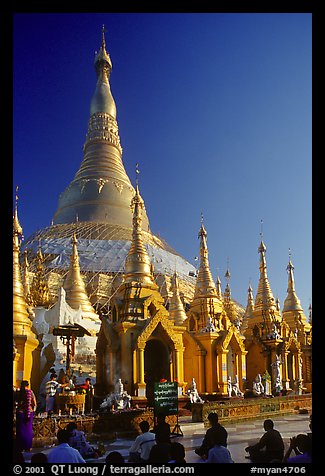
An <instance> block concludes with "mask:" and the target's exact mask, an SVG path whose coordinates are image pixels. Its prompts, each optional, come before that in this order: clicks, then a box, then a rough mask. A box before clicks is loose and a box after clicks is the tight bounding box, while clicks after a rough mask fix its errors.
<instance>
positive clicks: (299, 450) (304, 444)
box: [283, 433, 312, 464]
mask: <svg viewBox="0 0 325 476" xmlns="http://www.w3.org/2000/svg"><path fill="white" fill-rule="evenodd" d="M292 450H294V451H295V453H296V454H295V456H290V455H291V452H292ZM283 461H284V462H285V463H290V464H296V463H311V462H312V446H311V438H309V436H308V435H304V434H303V433H301V434H299V435H297V436H294V437H293V438H290V445H289V448H288V450H287V452H286V454H285V455H284V458H283Z"/></svg>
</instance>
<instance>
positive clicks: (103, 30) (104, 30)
mask: <svg viewBox="0 0 325 476" xmlns="http://www.w3.org/2000/svg"><path fill="white" fill-rule="evenodd" d="M106 32H107V29H106V28H105V25H103V26H102V48H103V49H106V44H105V33H106Z"/></svg>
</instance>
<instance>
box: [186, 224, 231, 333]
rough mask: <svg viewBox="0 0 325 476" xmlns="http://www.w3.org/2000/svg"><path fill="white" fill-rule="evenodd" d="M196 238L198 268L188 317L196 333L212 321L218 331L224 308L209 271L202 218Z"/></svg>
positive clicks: (205, 235) (205, 233)
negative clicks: (198, 244)
mask: <svg viewBox="0 0 325 476" xmlns="http://www.w3.org/2000/svg"><path fill="white" fill-rule="evenodd" d="M198 238H199V240H200V267H199V271H198V274H197V278H196V285H195V290H194V296H193V299H192V301H191V303H190V309H189V312H188V315H189V316H190V317H192V319H193V318H194V320H195V330H196V331H200V330H201V329H204V328H205V327H206V325H207V322H208V321H209V320H211V321H212V323H213V325H214V326H215V327H216V329H220V328H221V327H222V323H221V313H222V312H223V311H224V308H223V304H222V302H221V300H220V298H219V296H218V293H217V289H216V286H215V284H214V281H213V278H212V274H211V271H210V265H209V257H208V255H209V252H208V246H207V232H206V229H205V227H204V225H203V220H202V218H201V227H200V231H199V234H198ZM189 322H190V321H189ZM191 327H193V326H191Z"/></svg>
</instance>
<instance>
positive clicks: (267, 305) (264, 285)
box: [255, 233, 276, 311]
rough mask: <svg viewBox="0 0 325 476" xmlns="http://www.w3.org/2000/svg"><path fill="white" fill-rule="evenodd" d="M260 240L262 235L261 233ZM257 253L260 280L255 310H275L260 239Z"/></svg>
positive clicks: (264, 247) (263, 245) (264, 249)
mask: <svg viewBox="0 0 325 476" xmlns="http://www.w3.org/2000/svg"><path fill="white" fill-rule="evenodd" d="M261 238H262V233H261ZM258 252H259V254H260V266H259V267H260V279H259V283H258V288H257V294H256V298H255V310H257V309H260V310H264V311H265V310H273V311H274V310H276V305H275V300H274V297H273V294H272V290H271V286H270V283H269V279H268V277H267V267H266V258H265V252H266V246H265V244H264V242H263V239H261V243H260V246H259V247H258Z"/></svg>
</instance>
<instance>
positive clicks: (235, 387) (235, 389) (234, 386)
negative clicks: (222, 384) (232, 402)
mask: <svg viewBox="0 0 325 476" xmlns="http://www.w3.org/2000/svg"><path fill="white" fill-rule="evenodd" d="M232 391H233V393H234V394H235V396H236V397H243V396H244V394H243V392H242V391H241V390H240V388H239V383H238V375H235V379H234V381H233V382H232Z"/></svg>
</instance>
